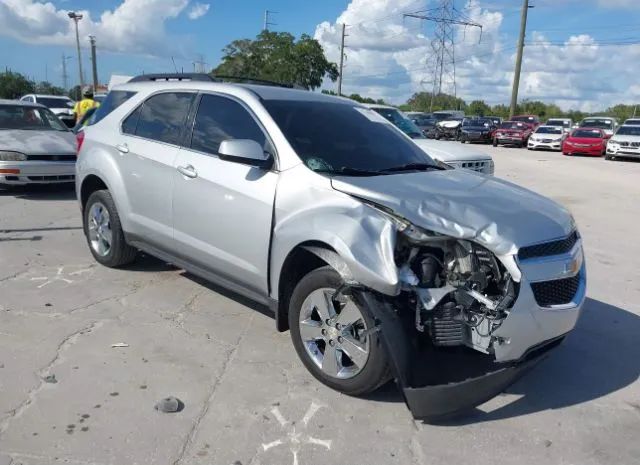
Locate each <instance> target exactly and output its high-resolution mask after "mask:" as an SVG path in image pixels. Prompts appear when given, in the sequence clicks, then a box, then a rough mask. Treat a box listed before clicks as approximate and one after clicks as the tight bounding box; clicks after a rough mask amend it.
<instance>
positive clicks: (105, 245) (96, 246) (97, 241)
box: [87, 202, 113, 257]
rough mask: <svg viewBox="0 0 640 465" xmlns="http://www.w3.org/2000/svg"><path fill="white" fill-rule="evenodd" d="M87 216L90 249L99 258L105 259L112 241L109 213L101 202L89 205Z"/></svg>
mask: <svg viewBox="0 0 640 465" xmlns="http://www.w3.org/2000/svg"><path fill="white" fill-rule="evenodd" d="M88 216H89V217H88V221H87V222H88V225H89V228H88V233H89V242H90V243H91V248H92V249H93V251H94V252H95V253H97V254H98V255H100V256H101V257H105V256H106V255H108V254H109V252H110V251H111V244H112V241H113V233H112V231H111V218H110V217H109V211H108V210H107V207H105V206H104V205H103V204H102V203H101V202H96V203H94V204H93V205H91V208H90V209H89V214H88Z"/></svg>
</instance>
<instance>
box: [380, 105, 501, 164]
mask: <svg viewBox="0 0 640 465" xmlns="http://www.w3.org/2000/svg"><path fill="white" fill-rule="evenodd" d="M367 106H368V107H369V108H371V109H372V110H373V111H375V112H376V113H378V114H380V115H382V116H383V117H384V118H385V119H387V120H388V121H390V122H391V123H392V124H393V125H394V126H396V127H397V128H398V129H400V130H401V131H402V132H404V133H405V134H406V135H407V136H409V137H411V139H413V142H415V143H416V144H417V145H418V146H419V147H420V148H421V149H422V150H424V151H425V152H426V153H427V154H428V155H429V156H431V157H432V158H435V159H436V160H438V161H441V162H443V163H446V164H447V165H449V166H452V167H454V168H465V169H470V170H472V171H477V172H479V173H484V174H493V173H494V171H495V165H494V163H493V159H492V158H491V155H489V154H488V153H485V152H483V151H481V150H478V149H477V148H475V147H473V146H465V145H461V144H459V143H456V142H447V141H434V140H432V139H427V138H426V137H425V136H424V135H423V132H422V131H421V130H420V128H419V127H418V126H416V125H415V123H414V122H413V121H411V120H410V119H409V118H407V117H406V116H405V115H404V114H403V113H402V112H400V110H398V109H397V108H394V107H390V106H387V105H367Z"/></svg>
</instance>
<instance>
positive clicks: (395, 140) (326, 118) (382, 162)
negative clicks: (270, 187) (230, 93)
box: [264, 100, 437, 175]
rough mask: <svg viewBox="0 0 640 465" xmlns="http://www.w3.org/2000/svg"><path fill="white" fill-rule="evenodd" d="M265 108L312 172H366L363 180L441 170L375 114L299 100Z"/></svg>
mask: <svg viewBox="0 0 640 465" xmlns="http://www.w3.org/2000/svg"><path fill="white" fill-rule="evenodd" d="M264 106H265V108H266V109H267V111H268V112H269V114H270V115H271V117H272V118H273V119H274V120H275V122H276V124H277V125H278V126H279V127H280V130H281V131H282V132H283V134H284V135H285V137H286V138H287V140H288V141H289V144H291V146H292V147H293V149H294V150H295V151H296V153H297V154H298V156H299V157H300V159H301V160H302V161H303V162H304V164H305V165H306V166H307V167H308V168H309V169H311V170H313V171H318V172H326V173H331V174H348V175H357V174H358V173H357V171H362V175H372V173H373V174H383V173H377V172H379V171H382V170H388V169H390V168H397V167H401V166H404V165H410V164H426V165H428V166H429V167H433V168H436V166H437V165H436V163H435V162H434V161H433V160H432V159H431V158H430V157H429V156H428V155H427V154H426V153H425V152H423V151H422V150H421V149H420V147H418V146H417V145H415V144H414V143H413V142H411V140H409V139H408V138H406V137H404V136H403V135H402V133H400V132H399V131H398V130H397V129H396V128H394V127H393V126H392V125H391V124H389V123H388V122H387V121H386V120H385V119H384V118H382V117H381V116H380V115H379V114H378V113H376V112H375V111H373V110H371V109H368V108H362V107H356V106H353V105H350V104H344V103H334V102H326V101H324V102H319V101H296V100H265V101H264ZM310 121H313V124H310ZM385 174H386V173H385Z"/></svg>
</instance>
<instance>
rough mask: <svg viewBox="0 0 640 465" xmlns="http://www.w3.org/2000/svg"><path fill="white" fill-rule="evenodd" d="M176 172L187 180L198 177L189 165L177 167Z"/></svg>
mask: <svg viewBox="0 0 640 465" xmlns="http://www.w3.org/2000/svg"><path fill="white" fill-rule="evenodd" d="M178 171H179V172H180V174H182V175H183V176H186V177H188V178H197V177H198V172H197V171H196V169H195V168H194V167H193V166H191V165H187V166H178Z"/></svg>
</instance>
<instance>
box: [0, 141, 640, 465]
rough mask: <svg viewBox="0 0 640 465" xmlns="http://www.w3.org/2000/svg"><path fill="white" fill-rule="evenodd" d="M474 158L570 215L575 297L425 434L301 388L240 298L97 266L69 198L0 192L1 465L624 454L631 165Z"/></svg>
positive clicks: (631, 308)
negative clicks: (167, 408) (510, 371)
mask: <svg viewBox="0 0 640 465" xmlns="http://www.w3.org/2000/svg"><path fill="white" fill-rule="evenodd" d="M486 150H487V152H490V153H491V154H492V155H493V156H494V159H495V161H496V165H497V175H498V176H500V177H503V178H506V179H508V180H510V181H513V182H515V183H518V184H521V185H524V186H526V187H528V188H530V189H532V190H534V191H537V192H540V193H542V194H544V195H547V196H550V197H552V198H554V199H555V200H557V201H559V202H561V203H563V204H564V205H566V206H567V207H568V208H569V209H570V210H571V211H572V212H573V213H574V215H575V217H576V220H577V222H578V224H579V226H580V229H581V232H582V234H583V237H584V242H585V248H586V255H587V261H588V262H587V263H588V270H589V292H588V295H589V299H588V301H587V304H586V307H585V311H584V315H583V317H582V319H581V320H580V322H579V324H578V327H577V329H576V330H575V331H574V333H573V334H572V335H571V336H570V337H569V338H568V340H567V341H566V343H565V344H564V345H563V346H562V347H561V348H560V349H559V350H558V351H556V352H555V353H554V354H553V356H552V357H551V358H550V359H549V360H547V361H545V362H543V363H542V364H541V365H539V366H538V367H537V368H536V369H535V370H534V371H532V372H531V373H529V375H528V376H527V377H526V378H524V379H523V380H521V381H520V382H518V383H517V384H515V385H514V386H512V387H511V388H510V389H509V390H508V392H507V393H505V394H503V395H500V396H499V397H497V398H495V399H493V400H492V401H490V402H488V403H486V404H484V405H483V406H481V407H480V408H479V409H477V410H476V411H474V412H471V413H470V415H469V416H467V417H465V418H463V419H460V420H457V421H455V422H451V423H448V424H446V425H441V426H432V425H426V424H423V423H421V422H416V421H413V420H412V418H411V416H410V414H409V412H408V410H407V409H406V407H405V406H404V404H403V402H402V399H401V397H400V395H399V394H398V392H397V391H396V389H395V387H394V386H393V385H389V386H386V387H385V388H383V389H382V391H381V392H379V393H376V395H374V396H372V397H371V398H369V399H354V398H349V397H346V396H343V395H340V394H338V393H336V392H333V391H331V390H330V389H328V388H325V387H324V386H322V385H320V384H319V383H318V382H316V381H315V380H314V379H313V378H312V377H311V375H309V374H308V373H307V372H306V371H305V370H304V368H303V367H302V366H301V364H300V362H299V361H298V360H297V358H296V355H295V353H294V351H293V348H292V345H291V343H290V340H289V334H288V333H284V334H279V333H277V332H276V331H275V325H274V321H273V319H272V317H271V316H270V315H269V314H268V312H266V311H265V309H263V308H261V307H259V306H257V305H254V304H253V303H251V302H247V301H245V300H243V299H241V298H239V297H237V296H234V295H232V294H230V293H228V292H226V291H224V290H222V289H219V288H217V287H215V286H212V285H209V284H207V283H205V282H203V281H202V280H200V279H198V278H196V277H194V276H192V275H190V274H188V273H185V272H184V271H182V270H179V269H175V268H173V267H171V266H169V265H166V264H164V263H162V262H160V261H158V260H156V259H154V258H151V257H145V256H143V257H141V258H140V259H139V260H138V261H137V262H136V263H135V264H134V265H133V266H132V267H129V268H128V269H126V270H110V269H107V268H104V267H101V266H98V265H96V263H95V262H94V261H93V260H92V258H91V256H90V254H89V251H88V249H87V246H86V244H85V242H84V237H83V234H82V231H81V228H80V226H81V224H80V215H79V211H78V206H77V203H76V202H75V196H74V193H73V191H71V190H68V189H63V188H55V189H51V188H48V189H43V188H39V189H20V190H18V191H16V192H0V296H1V297H0V394H1V395H0V465H7V464H12V465H17V464H24V465H52V464H58V463H70V464H96V465H106V464H112V465H125V464H126V465H133V464H145V465H146V464H162V465H164V464H167V465H170V464H223V465H224V464H236V465H237V464H244V465H248V464H265V465H266V464H282V465H285V464H299V465H309V464H320V463H329V462H333V463H341V464H353V465H360V464H368V465H377V464H394V463H398V464H402V465H407V464H433V465H436V464H461V463H465V462H469V463H473V464H474V465H483V464H487V465H489V464H491V465H495V464H528V463H545V464H580V465H589V464H612V465H614V464H615V465H621V464H632V463H636V464H637V463H639V462H640V441H638V438H639V437H640V386H639V385H638V383H637V380H638V375H639V373H640V344H638V338H639V336H640V281H639V280H638V277H639V273H638V263H639V259H638V256H640V242H639V241H637V240H636V236H637V231H638V230H639V228H640V215H639V213H640V206H639V203H640V186H639V184H640V163H635V162H617V161H616V162H609V161H605V160H603V159H592V158H568V157H563V156H562V155H559V154H557V153H548V152H535V153H534V152H528V151H527V150H521V149H511V148H495V149H494V148H493V147H487V148H486ZM114 344H116V345H118V344H119V345H126V347H112V345H114ZM167 396H175V397H177V398H179V399H180V400H181V401H182V402H183V403H184V405H181V407H183V408H182V410H181V411H179V412H177V413H161V412H159V411H157V410H156V409H154V405H155V404H156V403H157V402H158V401H159V400H161V399H163V398H165V397H167Z"/></svg>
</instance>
